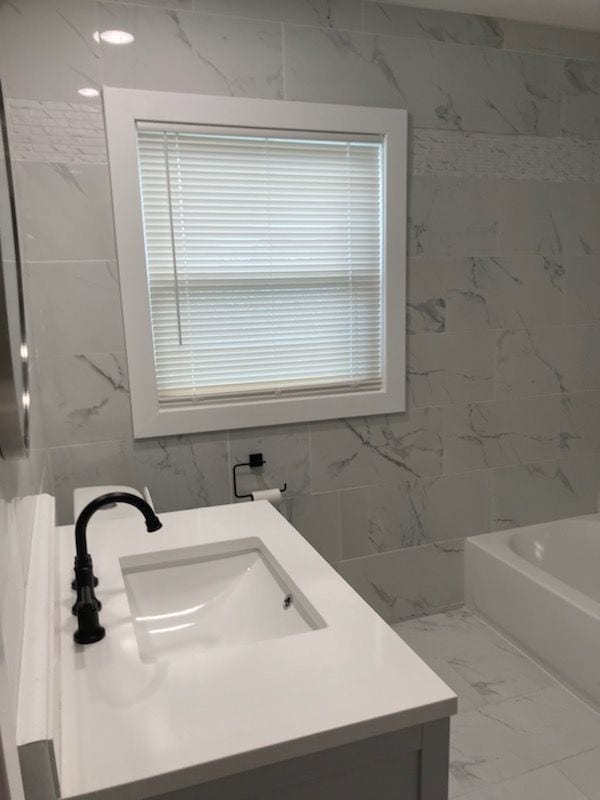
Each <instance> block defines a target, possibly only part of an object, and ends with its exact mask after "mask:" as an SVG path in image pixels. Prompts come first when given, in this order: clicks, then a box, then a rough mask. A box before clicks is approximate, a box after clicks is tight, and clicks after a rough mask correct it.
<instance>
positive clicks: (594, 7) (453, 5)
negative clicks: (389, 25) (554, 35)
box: [388, 0, 600, 31]
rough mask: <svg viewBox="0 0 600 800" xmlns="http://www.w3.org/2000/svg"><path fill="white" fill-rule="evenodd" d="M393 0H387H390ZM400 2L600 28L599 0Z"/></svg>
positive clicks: (407, 0) (398, 1) (570, 25)
mask: <svg viewBox="0 0 600 800" xmlns="http://www.w3.org/2000/svg"><path fill="white" fill-rule="evenodd" d="M389 1H390V0H388V2H389ZM391 2H393V3H398V5H411V6H419V7H421V8H436V9H443V10H444V11H462V12H465V13H467V14H484V15H486V16H491V17H506V18H508V19H520V20H525V21H528V22H541V23H543V24H545V25H560V26H561V27H565V28H580V29H584V30H592V31H600V0H391Z"/></svg>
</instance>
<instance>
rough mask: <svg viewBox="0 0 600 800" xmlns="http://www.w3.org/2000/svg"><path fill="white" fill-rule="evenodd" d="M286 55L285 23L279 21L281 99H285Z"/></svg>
mask: <svg viewBox="0 0 600 800" xmlns="http://www.w3.org/2000/svg"><path fill="white" fill-rule="evenodd" d="M286 71H287V70H286V55H285V23H283V22H282V23H281V91H282V94H283V99H284V100H287V99H288V96H287V85H286V84H287V81H286Z"/></svg>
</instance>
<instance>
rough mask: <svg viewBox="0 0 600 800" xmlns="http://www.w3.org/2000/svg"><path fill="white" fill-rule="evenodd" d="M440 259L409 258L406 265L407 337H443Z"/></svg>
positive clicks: (442, 261)
mask: <svg viewBox="0 0 600 800" xmlns="http://www.w3.org/2000/svg"><path fill="white" fill-rule="evenodd" d="M447 266H448V262H447V260H446V259H443V258H427V257H426V256H413V257H411V258H409V259H408V264H407V300H406V313H407V329H408V332H409V333H443V332H444V331H445V329H446V270H447Z"/></svg>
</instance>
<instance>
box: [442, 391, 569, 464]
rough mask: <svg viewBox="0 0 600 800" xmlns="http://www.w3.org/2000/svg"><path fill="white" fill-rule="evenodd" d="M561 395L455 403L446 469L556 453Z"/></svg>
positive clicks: (541, 458)
mask: <svg viewBox="0 0 600 800" xmlns="http://www.w3.org/2000/svg"><path fill="white" fill-rule="evenodd" d="M559 421H560V397H558V396H557V397H536V398H528V399H523V400H509V401H497V402H491V403H472V404H469V405H456V406H451V407H449V408H448V409H447V411H446V417H445V426H444V437H445V438H444V469H445V472H447V473H454V472H464V471H466V470H472V469H475V470H479V469H485V468H487V467H503V466H508V465H510V464H526V463H528V462H530V461H547V460H549V459H552V458H557V457H558V445H559Z"/></svg>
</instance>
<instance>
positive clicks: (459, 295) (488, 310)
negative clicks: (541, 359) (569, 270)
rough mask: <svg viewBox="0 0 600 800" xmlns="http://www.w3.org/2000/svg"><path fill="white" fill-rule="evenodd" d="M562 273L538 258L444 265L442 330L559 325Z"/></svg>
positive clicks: (481, 259) (554, 264)
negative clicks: (444, 319)
mask: <svg viewBox="0 0 600 800" xmlns="http://www.w3.org/2000/svg"><path fill="white" fill-rule="evenodd" d="M564 272H565V271H564V267H563V266H562V264H559V263H557V262H556V261H555V260H553V259H548V258H543V257H542V256H512V257H510V258H503V257H493V256H490V257H485V256H480V257H478V258H466V259H460V260H459V259H455V260H453V261H452V262H451V263H449V265H448V273H447V291H448V296H447V308H446V330H448V331H458V330H478V329H481V328H511V327H517V326H521V327H522V326H526V327H532V326H536V325H537V326H539V325H560V324H561V322H562V316H563V313H562V311H563V302H564Z"/></svg>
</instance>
